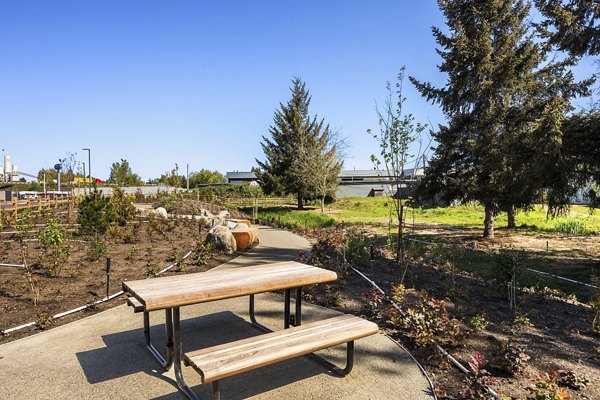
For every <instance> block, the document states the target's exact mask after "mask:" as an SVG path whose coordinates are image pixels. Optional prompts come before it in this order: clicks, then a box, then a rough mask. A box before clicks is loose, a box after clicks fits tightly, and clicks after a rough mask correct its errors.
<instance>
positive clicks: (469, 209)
mask: <svg viewBox="0 0 600 400" xmlns="http://www.w3.org/2000/svg"><path fill="white" fill-rule="evenodd" d="M389 201H390V200H389V199H387V198H362V197H361V198H344V199H338V200H337V201H335V202H334V203H332V204H329V205H328V207H327V209H326V212H325V213H320V212H319V209H318V207H309V208H307V209H306V210H303V211H298V210H296V209H294V208H291V207H270V208H262V209H259V214H258V216H259V218H260V219H262V220H265V221H270V222H275V223H277V224H278V225H279V226H287V227H302V228H304V227H321V228H323V227H328V226H332V225H335V224H337V223H341V222H344V223H349V224H352V225H357V226H369V227H372V228H375V229H376V231H378V232H380V233H381V234H382V235H385V234H386V233H387V226H388V221H389V219H390V209H389V207H388V205H389ZM245 211H246V212H251V211H252V210H251V209H248V210H245ZM483 216H484V215H483V208H482V207H480V206H476V205H459V206H453V207H437V208H415V209H414V210H413V209H412V208H407V214H406V223H407V225H408V226H409V227H410V225H411V224H412V220H413V217H414V221H415V222H416V223H418V224H425V225H426V224H440V225H443V226H447V227H451V228H452V227H455V228H463V229H468V230H470V229H482V228H483ZM392 221H395V216H394V215H392ZM506 223H507V218H506V214H503V215H499V216H497V217H496V222H495V226H496V229H502V228H503V227H506ZM516 223H517V234H518V232H519V231H521V232H522V233H526V232H528V233H531V232H533V233H535V232H540V233H550V234H551V233H563V234H569V235H572V234H577V235H597V234H600V211H598V210H596V211H595V213H593V214H590V212H589V209H588V208H587V207H585V206H573V207H571V209H570V211H569V215H568V216H564V217H559V218H555V219H548V218H546V209H545V208H544V207H541V206H538V207H536V208H535V209H534V210H533V211H531V212H528V213H523V212H520V213H517V215H516ZM409 230H410V229H409ZM394 231H395V228H394V227H392V233H393V232H394ZM417 235H418V236H415V238H419V239H422V240H425V241H431V242H438V241H439V240H440V239H444V237H443V236H445V235H444V234H435V233H428V234H419V233H417ZM440 235H442V237H440ZM510 236H512V233H510ZM528 237H529V238H531V235H530V236H528ZM557 237H562V238H563V239H560V240H562V241H565V240H566V241H567V242H565V243H567V245H566V247H568V248H571V250H565V249H556V250H555V249H553V248H552V246H551V248H550V250H549V251H546V252H540V250H542V249H541V246H540V248H536V250H525V251H524V252H525V256H526V257H525V261H524V267H526V268H533V269H537V270H540V271H545V272H549V273H553V274H556V275H560V276H565V277H568V278H570V279H575V280H578V281H583V282H588V283H589V282H591V278H592V276H593V275H596V274H597V272H596V270H597V265H596V262H594V261H593V260H592V259H591V258H590V256H589V254H588V253H587V252H586V251H585V249H574V248H572V247H577V246H576V245H575V244H574V242H570V241H569V240H570V239H569V236H564V235H560V236H557ZM582 237H585V236H582ZM586 240H587V239H586ZM543 242H544V245H545V243H546V239H544V240H543ZM433 246H436V245H433ZM588 246H589V245H588ZM558 247H560V246H558ZM443 251H444V252H446V250H443ZM580 253H581V254H580ZM456 261H457V267H458V268H459V269H461V270H464V271H469V272H473V273H475V274H477V275H478V276H480V277H482V278H483V279H493V278H494V277H495V276H496V275H497V273H498V272H497V268H498V265H497V262H498V259H497V256H496V255H494V254H493V253H489V252H487V251H485V250H483V249H482V250H475V251H473V250H467V251H463V252H462V253H461V255H460V257H459V259H458V260H456ZM520 283H521V285H523V286H538V287H544V286H549V287H553V288H556V289H561V290H563V291H565V292H568V293H578V294H580V293H585V296H584V297H588V296H589V291H588V290H583V289H585V288H582V287H578V286H577V285H573V284H569V283H566V282H564V281H560V280H558V281H557V280H554V279H551V278H544V277H540V276H539V275H535V274H533V273H529V272H527V271H523V273H522V275H521V277H520ZM582 290H583V292H582Z"/></svg>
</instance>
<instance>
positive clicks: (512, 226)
mask: <svg viewBox="0 0 600 400" xmlns="http://www.w3.org/2000/svg"><path fill="white" fill-rule="evenodd" d="M516 227H517V224H515V208H514V207H511V208H509V209H508V229H515V228H516Z"/></svg>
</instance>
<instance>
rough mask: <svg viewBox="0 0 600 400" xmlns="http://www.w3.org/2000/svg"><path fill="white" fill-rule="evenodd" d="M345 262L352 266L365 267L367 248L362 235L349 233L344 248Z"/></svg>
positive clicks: (367, 255)
mask: <svg viewBox="0 0 600 400" xmlns="http://www.w3.org/2000/svg"><path fill="white" fill-rule="evenodd" d="M344 253H345V257H346V261H348V262H349V263H350V264H353V265H365V264H367V263H368V262H369V246H368V243H367V241H366V240H365V237H364V235H361V234H357V233H354V232H351V233H350V234H348V237H347V240H346V246H345V248H344Z"/></svg>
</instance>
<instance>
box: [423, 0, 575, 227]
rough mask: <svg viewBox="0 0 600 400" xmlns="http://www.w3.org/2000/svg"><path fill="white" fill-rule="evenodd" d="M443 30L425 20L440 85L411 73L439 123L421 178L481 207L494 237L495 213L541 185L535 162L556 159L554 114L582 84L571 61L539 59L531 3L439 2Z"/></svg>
mask: <svg viewBox="0 0 600 400" xmlns="http://www.w3.org/2000/svg"><path fill="white" fill-rule="evenodd" d="M438 4H439V6H440V8H441V10H442V12H443V13H444V16H445V17H446V22H447V25H448V28H449V30H450V34H449V35H447V34H445V33H443V32H442V31H441V30H440V29H438V28H433V34H434V36H435V38H436V41H437V42H438V44H439V45H440V46H441V49H439V50H438V53H439V54H440V55H441V57H442V63H441V65H440V67H439V69H440V71H441V72H445V73H446V74H447V75H448V81H447V83H446V85H445V86H444V87H442V88H436V87H433V86H432V85H431V84H429V83H422V82H419V81H417V80H416V79H414V78H412V77H411V81H412V82H413V84H414V85H415V86H416V87H417V89H418V90H419V91H420V92H421V94H422V95H423V96H424V97H426V98H427V99H428V100H430V101H432V102H433V103H439V104H440V105H441V107H442V110H443V111H444V113H445V115H446V117H447V125H446V126H442V127H440V129H439V132H437V133H435V134H434V139H435V140H436V141H437V143H438V146H437V148H436V150H435V154H434V157H433V158H432V160H431V163H430V166H429V169H428V171H427V173H426V177H425V179H424V181H423V186H422V187H423V188H425V192H429V193H430V194H434V193H435V194H442V196H443V197H445V198H446V199H447V200H456V199H458V200H461V201H472V200H475V201H478V202H480V203H481V204H482V205H483V206H484V208H485V220H484V237H486V238H493V237H494V217H495V215H496V214H497V213H499V212H500V211H511V210H514V209H515V208H527V207H529V206H530V205H531V204H532V203H533V202H535V201H536V200H537V199H538V198H539V196H540V194H541V190H542V189H543V188H545V187H547V185H548V178H547V177H546V176H544V170H543V169H542V168H541V167H542V166H543V165H553V164H556V162H557V157H558V154H559V152H560V146H561V139H562V132H561V130H560V121H561V120H562V118H563V116H564V114H565V112H566V111H567V110H569V108H570V103H569V99H570V98H571V97H572V96H573V95H574V94H576V93H582V92H584V91H585V85H586V84H585V83H584V84H581V85H579V84H576V83H574V82H573V77H572V74H571V73H570V72H569V71H568V67H569V66H570V65H571V63H572V62H571V60H566V61H563V62H558V63H547V64H544V63H545V61H546V54H547V51H548V48H547V47H546V46H545V45H544V44H543V43H542V44H540V43H538V42H536V40H535V38H534V32H533V30H532V28H531V26H530V23H529V22H528V20H527V19H528V16H529V10H530V4H529V3H526V2H524V1H516V2H514V1H511V0H491V1H487V0H478V1H469V2H465V1H459V0H440V1H438Z"/></svg>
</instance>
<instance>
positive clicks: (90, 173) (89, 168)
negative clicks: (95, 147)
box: [81, 149, 92, 182]
mask: <svg viewBox="0 0 600 400" xmlns="http://www.w3.org/2000/svg"><path fill="white" fill-rule="evenodd" d="M81 150H83V151H87V152H88V174H89V178H90V182H91V181H92V151H91V150H90V149H81ZM83 177H84V178H85V173H84V174H83Z"/></svg>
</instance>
